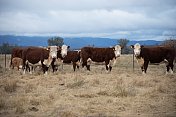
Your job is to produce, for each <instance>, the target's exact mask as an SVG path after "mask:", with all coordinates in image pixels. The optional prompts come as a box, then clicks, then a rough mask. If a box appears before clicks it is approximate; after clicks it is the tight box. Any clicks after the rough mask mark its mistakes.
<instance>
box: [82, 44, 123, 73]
mask: <svg viewBox="0 0 176 117" xmlns="http://www.w3.org/2000/svg"><path fill="white" fill-rule="evenodd" d="M120 55H121V46H119V45H116V46H114V47H112V48H94V47H83V48H82V49H81V62H82V67H84V66H86V67H87V70H89V71H90V63H91V61H94V62H105V65H106V70H107V71H108V70H109V71H111V69H112V65H113V64H115V62H116V58H117V57H120Z"/></svg>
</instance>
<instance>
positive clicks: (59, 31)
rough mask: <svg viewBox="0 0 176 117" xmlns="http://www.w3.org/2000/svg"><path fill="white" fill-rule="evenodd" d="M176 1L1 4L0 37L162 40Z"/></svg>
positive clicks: (169, 30) (19, 0) (174, 25)
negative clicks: (16, 35) (5, 35)
mask: <svg viewBox="0 0 176 117" xmlns="http://www.w3.org/2000/svg"><path fill="white" fill-rule="evenodd" d="M175 19H176V0H0V34H18V35H59V36H93V37H109V38H117V39H118V38H128V39H156V40H163V39H165V38H168V37H169V36H172V35H176V21H175Z"/></svg>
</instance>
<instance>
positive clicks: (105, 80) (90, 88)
mask: <svg viewBox="0 0 176 117" xmlns="http://www.w3.org/2000/svg"><path fill="white" fill-rule="evenodd" d="M8 60H9V56H8ZM21 116H22V117H23V116H25V117H26V116H27V117H77V116H78V117H94V116H95V117H109V116H111V117H136V116H140V117H175V116H176V68H175V69H174V74H168V75H165V65H164V64H162V65H149V68H148V71H147V74H146V75H142V72H141V70H140V67H139V66H138V65H137V63H136V62H135V69H134V71H133V69H132V55H122V56H121V57H120V58H118V60H117V63H116V65H115V66H114V67H113V68H112V72H111V73H107V72H106V70H105V66H104V65H92V66H91V71H90V72H88V71H86V70H85V69H79V70H76V72H73V69H72V66H71V65H64V68H63V70H61V68H60V70H59V71H58V72H56V73H54V74H53V73H52V72H49V74H48V75H47V76H45V75H43V74H42V72H41V71H40V70H37V71H36V72H35V73H33V74H32V75H31V74H29V73H27V74H25V75H22V74H21V73H20V72H19V71H17V69H14V70H9V69H8V68H7V69H5V68H4V55H1V56H0V117H21Z"/></svg>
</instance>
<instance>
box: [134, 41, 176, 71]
mask: <svg viewBox="0 0 176 117" xmlns="http://www.w3.org/2000/svg"><path fill="white" fill-rule="evenodd" d="M131 47H132V48H133V49H134V55H135V57H136V59H137V61H138V63H139V64H140V66H141V70H142V72H143V73H146V71H147V68H148V64H149V62H150V63H161V62H163V61H164V62H165V63H166V67H167V71H166V73H168V72H169V70H170V69H171V73H173V67H174V65H173V62H174V59H175V50H174V49H173V48H170V47H165V46H154V47H144V46H143V45H140V44H139V43H136V44H135V45H131Z"/></svg>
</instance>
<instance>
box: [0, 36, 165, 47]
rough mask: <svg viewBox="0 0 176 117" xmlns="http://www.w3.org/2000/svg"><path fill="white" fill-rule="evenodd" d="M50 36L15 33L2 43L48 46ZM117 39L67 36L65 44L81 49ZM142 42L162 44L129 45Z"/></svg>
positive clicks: (111, 43) (111, 44) (106, 44)
mask: <svg viewBox="0 0 176 117" xmlns="http://www.w3.org/2000/svg"><path fill="white" fill-rule="evenodd" d="M49 38H51V37H50V36H15V35H0V45H2V44H3V43H9V44H10V45H18V46H47V45H48V44H47V40H48V39H49ZM117 43H118V40H117V39H110V38H98V37H65V38H64V44H66V45H69V46H70V47H71V49H79V48H81V47H84V46H95V47H109V46H113V45H116V44H117ZM135 43H140V44H142V45H160V44H161V43H162V41H156V40H140V41H137V40H135V41H134V40H129V43H128V44H127V45H128V46H129V45H133V44H135Z"/></svg>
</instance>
